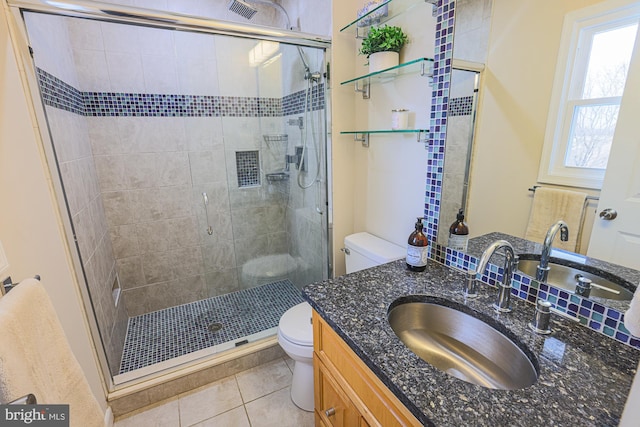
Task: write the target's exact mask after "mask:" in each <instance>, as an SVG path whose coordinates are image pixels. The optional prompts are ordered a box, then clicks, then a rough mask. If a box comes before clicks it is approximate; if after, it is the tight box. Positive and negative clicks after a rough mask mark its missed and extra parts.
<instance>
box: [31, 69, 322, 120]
mask: <svg viewBox="0 0 640 427" xmlns="http://www.w3.org/2000/svg"><path fill="white" fill-rule="evenodd" d="M36 72H37V75H38V82H39V84H40V91H41V93H42V99H43V101H44V103H45V105H48V106H51V107H55V108H59V109H62V110H65V111H69V112H72V113H76V114H80V115H82V116H91V117H283V116H288V115H293V114H301V113H303V112H304V103H305V97H306V90H301V91H298V92H294V93H292V94H289V95H285V96H284V97H282V98H261V97H240V96H213V95H211V96H209V95H180V94H147V93H123V92H81V91H79V90H78V89H76V88H74V87H73V86H71V85H69V84H68V83H65V82H64V81H62V80H61V79H59V78H57V77H55V76H53V75H52V74H49V73H47V72H46V71H44V70H42V69H40V68H36ZM312 94H313V104H312V108H313V110H314V111H317V110H321V109H323V108H324V107H325V97H324V83H320V84H318V85H314V86H313V88H312Z"/></svg>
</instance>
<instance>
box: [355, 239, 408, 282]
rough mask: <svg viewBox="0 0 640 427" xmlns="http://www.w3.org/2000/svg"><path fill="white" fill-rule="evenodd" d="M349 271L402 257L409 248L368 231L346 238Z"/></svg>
mask: <svg viewBox="0 0 640 427" xmlns="http://www.w3.org/2000/svg"><path fill="white" fill-rule="evenodd" d="M344 246H345V248H346V249H347V250H345V263H346V268H347V273H353V272H355V271H359V270H364V269H365V268H370V267H375V266H376V265H380V264H385V263H387V262H391V261H395V260H397V259H402V258H404V257H405V256H406V255H407V250H406V249H405V248H403V247H400V246H398V245H396V244H393V243H391V242H388V241H386V240H384V239H381V238H379V237H376V236H374V235H373V234H369V233H366V232H362V233H355V234H351V235H349V236H347V237H345V238H344Z"/></svg>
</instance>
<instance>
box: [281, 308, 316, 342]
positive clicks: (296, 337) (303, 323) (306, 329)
mask: <svg viewBox="0 0 640 427" xmlns="http://www.w3.org/2000/svg"><path fill="white" fill-rule="evenodd" d="M278 328H279V329H280V334H281V335H282V336H283V337H284V338H285V339H287V340H288V341H291V342H292V343H294V344H298V345H305V346H312V345H313V327H312V326H311V306H310V305H309V303H306V302H303V303H301V304H298V305H296V306H293V307H291V308H290V309H289V310H287V311H286V312H285V313H284V314H283V315H282V317H281V318H280V323H279V324H278Z"/></svg>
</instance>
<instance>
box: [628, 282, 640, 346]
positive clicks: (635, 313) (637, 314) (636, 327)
mask: <svg viewBox="0 0 640 427" xmlns="http://www.w3.org/2000/svg"><path fill="white" fill-rule="evenodd" d="M638 288H640V284H639V285H638ZM624 327H625V328H627V329H628V330H629V332H631V335H633V336H636V337H640V291H638V289H637V288H636V291H635V293H634V294H633V299H632V300H631V305H630V306H629V309H628V310H627V311H626V313H624Z"/></svg>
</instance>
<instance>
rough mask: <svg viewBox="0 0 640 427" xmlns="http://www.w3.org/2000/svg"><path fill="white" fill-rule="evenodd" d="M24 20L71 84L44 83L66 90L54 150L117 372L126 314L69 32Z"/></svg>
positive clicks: (54, 127)
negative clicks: (116, 291)
mask: <svg viewBox="0 0 640 427" xmlns="http://www.w3.org/2000/svg"><path fill="white" fill-rule="evenodd" d="M25 19H26V22H27V26H28V29H29V38H30V43H31V46H32V48H33V49H34V52H35V54H34V59H35V62H36V64H37V66H38V67H41V68H45V69H48V70H52V72H54V73H55V74H56V75H57V76H59V77H60V79H61V80H63V81H65V82H68V83H69V84H68V85H66V86H65V85H62V84H61V81H55V80H53V79H52V78H51V76H49V78H47V79H44V82H45V84H48V85H49V86H51V87H64V89H65V90H66V93H65V95H66V96H65V97H63V98H62V99H61V98H60V97H58V99H59V100H60V101H61V102H62V101H64V102H62V103H63V104H64V105H56V106H55V107H54V106H51V105H47V106H46V113H47V120H48V122H49V126H50V129H51V134H52V135H53V136H54V138H53V140H54V149H55V152H56V157H57V161H58V164H59V168H60V174H61V177H62V180H63V183H64V188H65V194H66V197H67V205H68V208H69V212H70V215H71V222H72V224H73V228H74V230H75V234H76V237H77V244H78V248H79V251H80V256H81V258H82V263H83V267H84V272H85V274H86V279H87V285H88V288H89V292H90V295H91V301H92V305H93V308H94V311H95V314H96V320H97V323H98V327H99V329H100V331H101V337H102V340H103V343H104V346H105V349H106V351H107V357H108V358H109V361H110V366H112V367H113V368H114V369H116V370H117V367H118V365H119V364H120V358H121V355H122V348H123V346H124V336H125V333H126V327H127V313H126V310H125V307H124V304H119V305H118V306H117V307H116V306H115V304H114V300H113V297H112V293H111V290H112V286H113V283H114V280H115V279H116V262H115V258H114V255H113V250H112V247H111V240H110V239H109V230H108V227H107V221H106V218H105V216H104V208H103V204H102V198H101V197H100V189H99V184H98V179H97V174H96V168H95V163H94V159H93V153H92V150H91V146H90V145H89V136H88V135H89V129H88V123H87V120H86V119H85V118H84V117H83V116H82V115H78V114H77V112H78V111H77V107H78V106H79V105H81V104H79V102H78V95H79V91H77V90H75V89H74V88H73V86H77V84H78V82H77V76H76V72H75V66H74V63H73V57H72V54H71V51H70V50H69V45H70V44H69V34H68V32H67V27H66V25H65V24H64V22H63V20H61V19H56V18H55V17H51V16H47V15H32V14H27V15H26V16H25ZM40 80H41V81H43V79H42V78H40ZM47 104H49V103H47ZM60 107H65V108H60ZM116 372H117V371H113V372H112V373H116Z"/></svg>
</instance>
